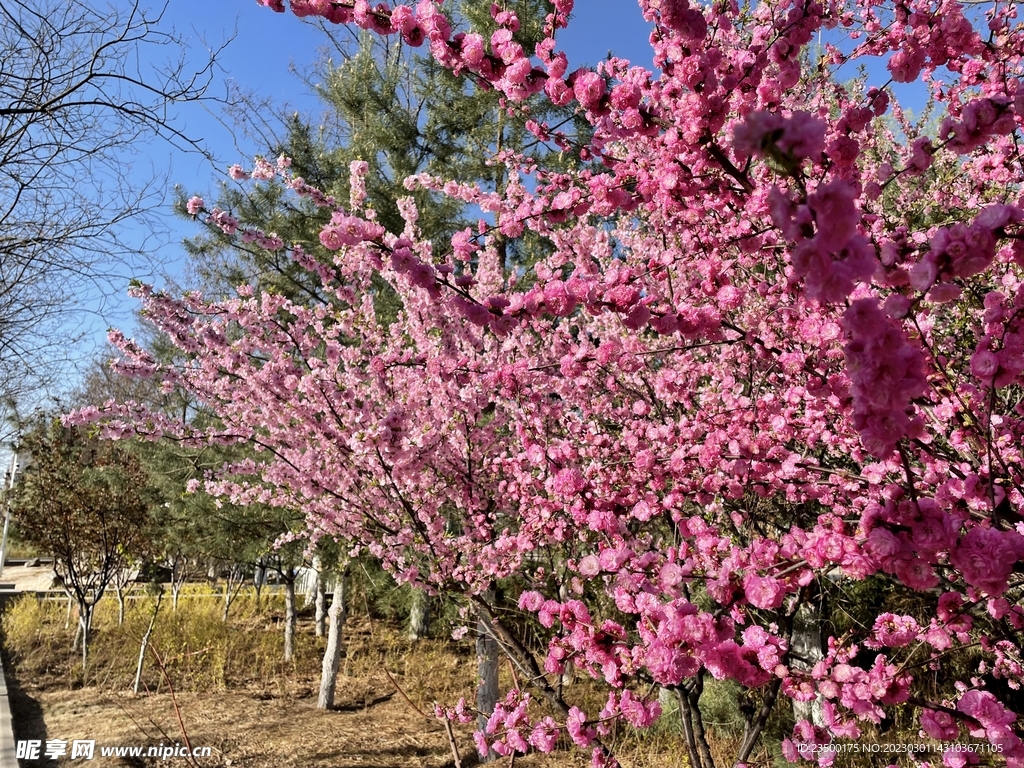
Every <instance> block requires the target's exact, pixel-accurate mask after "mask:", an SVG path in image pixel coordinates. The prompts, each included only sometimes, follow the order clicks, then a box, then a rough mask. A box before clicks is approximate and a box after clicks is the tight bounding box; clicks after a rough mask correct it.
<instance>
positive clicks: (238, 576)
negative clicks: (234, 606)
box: [221, 565, 245, 624]
mask: <svg viewBox="0 0 1024 768" xmlns="http://www.w3.org/2000/svg"><path fill="white" fill-rule="evenodd" d="M244 583H245V575H244V574H243V573H242V569H241V568H239V567H238V566H234V565H233V566H231V568H230V569H228V575H227V576H226V577H225V578H224V611H223V613H221V620H222V621H223V622H224V623H225V624H227V621H228V611H229V610H230V608H231V603H233V602H234V600H235V598H236V597H237V596H238V593H239V592H240V591H241V589H242V585H243V584H244ZM232 584H234V585H235V586H234V587H233V588H232V586H231V585H232Z"/></svg>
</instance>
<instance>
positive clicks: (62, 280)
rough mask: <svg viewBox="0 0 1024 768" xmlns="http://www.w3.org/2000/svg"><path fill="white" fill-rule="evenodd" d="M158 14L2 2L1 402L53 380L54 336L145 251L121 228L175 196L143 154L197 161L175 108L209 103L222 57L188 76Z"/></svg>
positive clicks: (62, 1)
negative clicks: (159, 152) (190, 156)
mask: <svg viewBox="0 0 1024 768" xmlns="http://www.w3.org/2000/svg"><path fill="white" fill-rule="evenodd" d="M161 17H162V13H158V14H155V15H154V14H149V13H147V12H145V11H143V10H142V9H141V8H140V6H139V4H138V2H137V0H136V1H135V2H128V3H125V2H121V3H118V4H117V5H112V6H102V5H95V4H92V3H86V2H82V1H81V0H0V398H2V399H4V400H6V399H8V398H10V397H12V396H16V395H18V394H19V393H20V392H23V391H25V390H26V389H27V388H29V387H35V386H37V384H38V379H39V378H40V377H45V376H46V375H47V374H52V373H53V372H54V363H55V362H58V361H59V360H60V357H61V355H60V353H61V352H62V350H61V349H57V348H55V347H62V346H63V345H65V344H66V342H67V341H68V336H69V334H68V333H66V332H65V333H55V331H56V329H58V328H62V326H63V327H65V328H66V323H67V321H68V319H69V317H70V313H72V312H73V311H74V310H76V309H81V308H82V306H83V304H84V302H85V301H90V302H92V303H93V304H94V305H95V304H98V303H100V302H101V301H102V299H103V297H104V296H106V295H108V294H109V293H110V291H111V289H112V287H111V283H112V281H114V279H115V278H116V283H117V290H120V288H121V283H122V279H123V278H124V277H125V276H126V274H125V273H129V272H130V271H131V266H132V264H133V254H137V253H139V252H141V250H142V248H141V247H140V245H139V244H138V243H136V244H135V246H134V247H130V246H129V245H127V244H126V242H125V239H126V238H125V236H124V232H125V229H124V225H125V224H126V223H127V222H129V220H133V219H135V218H136V217H139V216H143V215H144V214H146V213H147V212H151V211H152V210H154V209H155V208H156V207H159V206H160V205H162V204H163V202H164V195H165V191H166V189H167V184H166V183H165V178H164V175H165V174H161V173H160V172H159V171H158V170H157V169H156V168H151V171H147V172H145V173H144V174H143V175H142V176H140V175H139V167H140V166H144V163H143V162H142V161H140V158H144V153H145V152H146V149H147V146H151V144H152V141H153V140H162V141H165V142H169V143H170V144H171V145H172V146H173V147H175V148H177V149H180V150H185V149H188V150H192V151H202V150H201V148H200V146H199V144H198V143H197V142H196V141H194V140H192V139H191V138H189V137H188V136H187V135H186V134H185V133H183V132H182V130H181V129H179V128H177V127H175V117H174V114H173V109H174V107H175V105H179V104H182V103H186V102H197V101H204V100H209V99H211V98H212V97H211V95H210V94H209V88H210V85H211V83H212V78H213V74H214V67H215V63H216V57H217V54H218V53H219V50H218V51H204V52H203V58H202V61H201V62H200V65H199V66H197V67H193V66H190V64H189V62H188V61H187V58H188V56H187V49H186V47H185V46H184V45H183V43H182V40H181V39H180V38H179V37H177V36H176V35H175V34H174V33H173V32H169V31H166V30H163V29H162V28H161ZM161 55H163V56H162V57H161ZM161 60H163V63H161V64H158V65H155V66H154V65H153V64H151V62H154V61H161ZM129 169H131V170H129ZM140 229H141V228H140ZM30 372H31V373H30Z"/></svg>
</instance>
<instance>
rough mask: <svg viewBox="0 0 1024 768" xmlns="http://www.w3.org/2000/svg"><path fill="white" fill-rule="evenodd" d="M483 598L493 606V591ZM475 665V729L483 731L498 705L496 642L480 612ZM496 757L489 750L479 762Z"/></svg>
mask: <svg viewBox="0 0 1024 768" xmlns="http://www.w3.org/2000/svg"><path fill="white" fill-rule="evenodd" d="M483 597H484V599H485V600H486V601H487V602H488V603H489V604H491V605H493V604H494V590H493V589H490V590H488V591H487V592H486V593H485V594H484V596H483ZM476 663H477V676H478V681H477V689H476V708H477V711H478V712H479V713H480V714H479V715H478V716H477V729H478V730H480V731H483V730H484V729H485V728H486V727H487V720H488V718H489V717H490V716H491V714H492V713H493V712H494V708H495V707H496V706H497V704H498V642H497V641H496V640H495V639H494V631H493V629H492V628H491V623H490V621H489V620H488V619H487V617H486V616H484V615H483V613H482V612H481V613H479V614H478V618H477V638H476ZM497 757H498V755H497V753H496V752H494V750H491V751H490V753H489V754H486V755H480V760H481V762H490V761H491V760H495V759H497Z"/></svg>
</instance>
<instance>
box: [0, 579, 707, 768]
mask: <svg viewBox="0 0 1024 768" xmlns="http://www.w3.org/2000/svg"><path fill="white" fill-rule="evenodd" d="M149 606H150V603H149V602H148V600H138V601H135V602H133V603H132V604H130V608H129V612H128V616H127V618H126V621H125V623H124V625H121V626H118V624H117V622H116V602H115V601H114V600H110V601H109V602H105V603H101V604H100V606H99V609H98V611H97V617H96V633H95V637H94V642H93V645H92V657H91V661H90V665H89V668H88V669H87V670H85V671H84V672H83V670H82V668H81V664H80V661H79V659H78V656H77V654H75V653H72V652H71V650H70V643H71V637H72V634H73V628H74V627H73V622H72V626H71V627H70V628H68V629H65V625H64V622H65V605H64V603H62V602H36V601H35V600H34V599H27V600H22V601H21V602H19V603H18V604H16V605H14V606H12V607H11V608H10V609H9V610H8V611H7V613H6V615H5V617H4V621H3V628H4V633H5V644H6V649H7V652H8V655H9V658H10V661H11V662H12V664H13V674H14V678H15V679H14V683H15V687H16V689H17V690H16V694H15V695H16V697H20V698H19V699H18V700H19V701H21V703H22V704H21V706H22V708H23V710H24V711H26V712H28V713H29V718H30V719H32V718H34V721H33V722H32V723H29V725H28V726H23V728H25V727H27V728H28V729H29V730H30V731H31V733H29V734H28V736H29V737H32V738H44V739H45V738H60V739H65V740H69V741H70V740H72V739H77V738H89V739H95V740H96V741H97V743H98V744H104V745H139V746H142V745H146V746H149V745H156V744H160V743H161V742H163V743H164V744H169V743H180V742H181V741H182V740H183V738H184V737H183V733H184V734H187V737H188V739H189V740H190V743H191V744H192V745H193V746H209V747H211V748H212V749H213V756H212V757H211V758H207V759H203V760H200V761H199V764H200V765H202V766H204V767H205V768H220V767H221V766H247V767H249V768H271V766H274V767H276V766H310V767H311V768H328V766H330V768H348V767H349V766H353V767H354V766H362V767H367V766H372V767H375V768H391V767H392V766H395V767H397V766H423V767H425V768H442V767H444V766H449V765H452V764H453V761H452V756H451V750H450V745H449V744H448V740H447V737H446V735H445V731H444V729H443V727H442V726H441V725H440V724H439V722H438V721H437V720H436V719H434V718H433V717H432V716H430V715H431V714H432V710H433V703H434V702H445V703H451V702H454V701H455V700H457V699H458V698H459V697H460V696H465V697H466V698H467V700H470V701H472V700H473V689H474V685H475V659H474V658H473V648H472V644H471V643H470V642H468V641H466V642H462V643H455V642H452V641H447V640H421V641H418V642H416V643H411V642H409V641H408V640H406V639H405V638H404V636H403V635H402V634H401V633H400V632H399V631H398V630H397V629H396V628H394V627H390V626H388V625H386V624H383V623H381V622H375V621H370V620H368V619H367V618H366V617H365V616H358V615H357V616H353V617H352V618H351V619H350V621H349V623H348V626H347V627H346V651H345V658H344V660H343V662H342V669H341V673H340V676H339V679H338V694H337V708H336V709H335V710H334V711H332V712H322V711H318V710H317V709H316V708H315V701H316V691H317V688H318V685H319V671H320V670H319V667H320V658H321V654H322V650H323V642H324V641H323V640H322V639H318V638H316V637H315V636H314V633H313V627H312V622H311V620H310V618H309V617H308V616H306V617H303V618H302V620H301V623H300V628H299V632H298V638H297V640H298V642H297V653H296V660H295V661H294V662H292V663H287V664H286V663H285V662H283V661H282V650H283V640H282V638H281V634H282V631H281V626H280V620H279V617H280V615H281V614H282V613H283V610H282V606H281V604H280V598H279V597H274V598H272V599H269V600H268V599H267V597H266V596H264V601H263V605H262V607H261V608H259V609H257V607H256V605H255V601H254V600H253V598H252V596H251V595H245V596H240V597H239V598H238V601H237V602H236V604H235V605H234V606H232V611H231V617H230V619H229V622H228V624H227V625H225V624H224V623H223V622H222V621H221V620H220V613H219V611H220V603H219V601H217V600H215V599H211V598H202V597H196V596H193V597H189V598H183V600H182V603H181V606H180V607H179V610H178V612H177V613H173V612H171V611H170V609H169V604H167V603H165V607H164V608H163V609H162V613H161V616H160V618H159V620H158V623H157V630H156V632H155V634H154V646H155V648H156V650H157V653H158V654H159V657H160V660H161V663H162V669H161V666H160V665H159V664H157V663H156V662H155V658H156V657H155V656H150V657H149V658H148V659H147V666H146V673H145V675H144V681H145V684H146V691H145V692H144V693H142V694H140V695H138V696H135V695H133V694H131V693H130V689H131V681H132V678H133V676H134V668H135V660H136V658H137V654H138V642H139V638H140V637H141V635H142V633H143V631H144V628H145V623H146V621H148V615H149V610H150V607H149ZM164 611H165V612H164ZM502 674H503V677H508V676H510V673H509V672H508V670H507V669H503V670H502ZM389 675H390V677H389ZM392 681H393V682H392ZM509 682H511V681H510V679H506V680H503V683H509ZM395 684H397V685H398V686H399V688H400V689H401V690H400V692H399V691H397V690H396V688H395ZM170 687H173V690H174V695H173V696H172V695H171V693H170ZM570 693H571V698H572V699H573V701H574V702H577V703H580V704H585V705H586V706H587V707H589V709H590V710H591V711H597V710H598V709H600V708H601V705H602V704H603V698H604V696H603V695H602V694H601V693H600V692H599V691H598V690H596V689H592V688H590V687H589V686H588V685H587V684H586V683H585V682H580V683H577V684H575V685H573V686H572V689H571V691H570ZM406 697H407V698H408V701H407V700H406ZM417 710H419V712H422V713H424V714H425V715H427V716H426V717H425V716H423V715H421V714H419V713H418V712H417ZM32 713H35V714H32ZM179 717H180V719H181V722H180V723H179ZM182 726H183V727H184V728H182ZM457 736H458V746H459V749H460V752H461V754H462V756H463V759H464V762H463V765H464V766H469V765H471V764H473V763H474V762H475V758H474V755H475V749H474V747H473V744H472V738H471V728H463V729H461V730H459V731H458V734H457ZM612 742H613V744H614V745H615V747H616V750H617V754H618V756H619V758H620V760H621V761H622V763H623V765H624V766H625V767H626V768H654V766H658V767H659V768H661V767H662V766H664V767H666V768H670V767H671V766H684V765H686V760H685V757H684V755H685V751H684V750H683V749H682V745H681V742H680V739H679V736H678V734H677V733H676V732H675V729H674V727H673V726H672V725H669V724H663V725H659V726H657V727H655V728H653V729H650V730H647V731H644V732H636V731H632V730H631V729H621V730H619V731H617V732H616V733H615V734H613V738H612ZM723 746H725V745H724V744H723ZM97 760H98V761H99V760H100V759H99V758H97ZM108 760H111V762H109V764H110V765H134V766H143V765H173V764H178V765H182V766H184V765H187V762H186V761H185V760H184V759H183V758H171V759H170V760H168V761H162V762H161V761H159V760H156V759H154V758H150V759H149V760H148V761H147V759H145V758H143V759H141V760H138V759H136V760H135V761H134V762H129V761H125V760H121V761H120V762H119V761H118V760H117V759H113V758H108ZM589 763H590V761H589V756H588V755H586V754H583V753H580V752H576V751H560V752H557V753H555V754H552V755H539V754H538V755H529V756H526V757H522V756H520V757H519V758H517V759H516V761H515V765H516V766H520V768H554V767H555V766H566V767H567V768H572V767H573V766H586V765H589ZM64 764H67V765H75V764H77V762H74V761H68V762H66V763H61V762H57V763H55V762H54V761H40V763H39V766H40V768H42V766H46V768H52V766H54V765H64ZM94 764H102V761H100V762H97V763H94ZM506 764H507V759H506V760H505V761H503V762H502V763H501V765H506Z"/></svg>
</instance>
